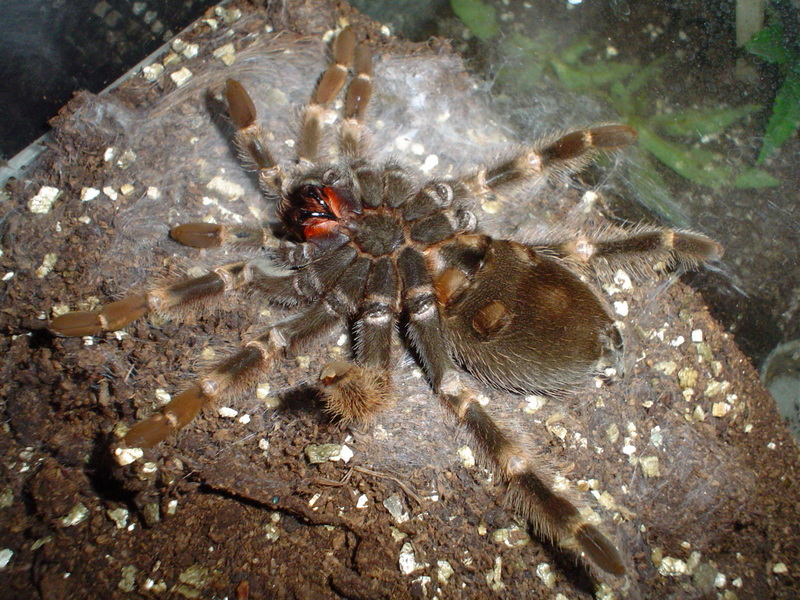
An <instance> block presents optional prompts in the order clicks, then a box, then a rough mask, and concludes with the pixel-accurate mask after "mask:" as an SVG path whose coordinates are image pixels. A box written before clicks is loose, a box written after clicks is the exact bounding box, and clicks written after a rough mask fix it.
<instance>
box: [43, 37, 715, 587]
mask: <svg viewBox="0 0 800 600" xmlns="http://www.w3.org/2000/svg"><path fill="white" fill-rule="evenodd" d="M331 54H332V59H331V61H330V63H329V65H328V67H327V69H326V70H325V71H324V72H323V74H322V76H321V77H320V79H319V80H318V82H317V85H316V87H315V89H314V92H313V94H312V97H311V99H310V101H309V103H308V104H307V106H306V108H305V111H304V113H303V116H302V123H301V127H300V133H299V138H298V141H297V144H296V158H295V160H294V161H293V162H292V163H291V164H289V165H283V166H282V165H280V164H278V162H277V161H276V160H275V158H274V157H273V154H272V153H271V151H270V149H269V146H268V143H267V141H266V135H265V132H264V131H263V128H262V127H261V125H260V124H259V122H258V120H257V116H256V111H255V106H254V104H253V101H252V100H251V98H250V96H249V95H248V93H247V92H246V91H245V89H244V87H243V86H242V85H241V84H240V83H238V82H237V81H235V80H232V79H229V80H228V81H227V84H226V91H225V95H226V98H227V104H228V107H229V110H228V112H229V115H230V118H231V120H232V122H233V124H234V126H235V128H236V133H235V142H236V144H237V146H238V148H239V150H240V154H241V157H242V160H243V161H244V162H245V163H247V164H249V165H250V166H252V167H255V168H256V169H257V170H258V173H259V182H260V186H261V188H262V190H263V192H264V193H265V194H266V195H267V196H268V197H277V198H278V199H279V200H278V215H279V218H280V220H281V222H282V224H283V226H284V228H285V231H286V235H285V239H284V240H282V242H281V243H280V244H275V243H273V236H272V234H271V233H270V232H269V230H267V229H264V228H261V227H241V226H233V225H219V224H209V223H187V224H183V225H179V226H177V227H175V228H173V229H172V230H171V231H170V235H171V237H172V238H173V239H174V240H176V241H178V242H180V243H181V244H184V245H186V246H191V247H197V248H212V247H220V246H237V247H246V248H250V249H251V250H255V251H256V252H255V253H254V256H255V258H251V259H248V260H245V261H241V262H234V263H230V264H225V265H222V266H220V267H218V268H216V269H213V270H212V271H210V272H209V273H208V274H206V275H203V276H200V277H196V278H192V279H185V280H182V281H178V282H176V283H171V284H167V285H162V286H157V287H154V288H152V289H150V290H148V291H146V292H144V293H141V294H136V295H131V296H128V297H125V298H123V299H121V300H119V301H116V302H111V303H109V304H107V305H105V306H103V307H101V308H100V309H98V310H95V311H88V312H70V313H67V314H64V315H61V316H59V317H57V318H55V319H53V320H52V321H51V322H50V324H49V327H50V329H51V331H53V332H54V333H56V334H58V335H63V336H86V335H97V334H100V333H102V332H107V331H115V330H118V329H121V328H123V327H125V326H127V325H128V324H130V323H132V322H133V321H134V320H136V319H139V318H141V317H142V316H144V315H146V314H147V313H173V314H174V313H178V314H180V313H182V312H183V313H185V312H186V311H188V310H194V309H196V308H201V307H203V306H204V305H208V304H210V303H213V302H214V301H215V300H219V299H220V298H221V297H222V296H223V295H224V294H225V293H227V292H230V291H232V290H236V289H246V290H247V291H249V292H250V293H251V294H252V295H254V296H255V297H257V298H260V299H263V300H265V301H267V302H272V303H277V304H280V305H283V306H285V307H294V308H295V309H296V312H295V314H294V315H293V316H290V317H288V318H286V319H284V320H281V321H279V322H277V323H274V324H272V325H271V327H270V328H269V329H268V331H267V332H266V333H265V334H263V335H261V336H259V337H256V338H255V339H251V340H249V341H247V342H246V343H244V344H243V346H242V347H241V348H240V349H239V350H238V351H237V352H235V353H234V354H233V355H232V356H230V357H229V358H227V359H226V360H224V361H222V362H220V363H219V364H217V365H216V366H215V367H213V368H212V369H211V370H209V371H208V372H207V373H206V374H205V375H203V376H201V377H199V378H198V379H197V380H196V383H194V384H193V385H192V386H191V387H189V388H188V389H186V390H185V391H183V392H182V393H180V394H178V395H177V396H175V397H174V398H173V399H172V400H171V401H170V402H169V403H168V404H167V405H166V406H165V407H164V408H163V409H161V410H160V411H159V412H157V413H156V414H154V415H153V416H151V417H149V418H147V419H145V420H143V421H141V422H139V423H136V424H135V425H133V426H132V427H131V428H130V429H129V430H128V432H127V434H126V435H125V437H124V443H126V444H127V445H129V446H134V447H151V446H154V445H156V444H158V443H159V442H161V441H162V440H164V439H165V438H166V437H167V436H169V435H170V434H172V433H173V432H175V431H177V430H179V429H181V428H182V427H185V426H186V425H187V424H189V423H190V422H191V421H192V420H193V419H194V418H195V417H196V416H197V415H198V413H199V412H200V411H201V410H202V409H203V408H204V407H206V406H208V405H209V404H211V403H213V402H215V401H216V400H217V399H219V398H220V397H223V396H225V395H229V394H231V393H235V392H236V391H239V390H242V389H244V388H246V387H247V386H250V385H252V384H254V382H256V380H257V379H258V378H259V377H260V376H262V375H263V374H264V373H265V372H267V371H269V370H270V369H271V368H272V366H273V365H274V364H275V362H276V361H277V360H279V359H280V358H281V357H282V356H283V355H284V354H285V353H286V352H291V351H292V350H293V349H294V348H296V347H297V346H298V345H299V344H300V343H302V342H304V341H307V340H309V339H311V338H313V337H317V336H320V335H322V334H323V333H325V332H326V331H327V330H330V329H331V328H333V327H334V326H335V325H337V324H340V323H342V322H345V323H347V324H349V325H350V327H351V330H352V332H353V360H352V362H344V361H337V362H333V363H330V364H328V365H325V366H324V367H323V368H322V370H321V373H320V375H319V388H320V391H321V394H322V398H323V401H324V403H325V405H326V410H327V411H328V412H329V413H331V414H332V415H334V416H335V417H336V418H338V419H340V420H341V421H342V422H344V423H352V422H355V423H369V422H370V420H371V419H372V418H373V417H374V416H375V415H376V414H377V413H378V412H380V411H382V410H384V409H386V408H388V407H389V406H390V405H391V404H392V403H393V401H394V397H393V393H392V384H391V366H392V356H391V355H392V340H393V338H394V337H395V336H396V335H397V334H398V333H399V335H400V336H401V337H402V338H403V339H404V340H405V341H406V342H407V344H408V346H410V350H411V351H412V352H413V354H414V355H415V357H416V358H417V360H418V362H419V364H420V366H421V367H422V369H423V371H424V373H425V375H426V376H427V379H428V381H429V383H430V387H431V389H432V390H433V392H434V393H435V395H436V397H437V398H438V400H439V402H440V403H441V405H442V406H443V408H444V409H445V410H446V411H447V412H449V413H451V414H452V415H453V416H454V417H455V419H456V420H457V422H458V423H459V424H461V425H462V426H463V427H465V428H466V429H467V430H468V431H469V433H470V434H471V435H472V437H473V439H474V441H475V442H476V444H477V446H478V447H479V448H480V450H481V454H482V456H483V459H484V461H485V462H486V463H487V464H488V465H489V466H490V467H492V468H493V469H494V471H495V472H496V473H498V474H499V475H501V476H502V478H503V479H504V480H505V481H506V483H507V485H508V488H509V493H510V495H511V497H512V498H513V500H514V502H515V505H516V506H517V507H518V508H519V510H520V512H521V513H522V514H523V515H524V516H525V517H526V518H528V519H529V521H530V522H531V523H532V525H533V526H534V528H535V529H536V530H537V531H538V532H539V533H540V534H541V535H543V536H545V537H547V538H549V539H551V540H553V541H554V542H556V543H557V544H560V545H561V546H562V547H565V548H567V549H570V550H571V551H573V552H575V553H576V554H578V555H580V556H582V557H584V558H585V559H587V560H588V561H589V563H590V564H593V565H595V566H597V567H599V568H600V569H602V570H603V571H606V572H608V573H611V574H613V575H617V576H621V575H623V574H624V572H625V567H624V561H623V558H622V557H621V555H620V552H619V551H618V550H617V548H616V547H615V545H614V543H612V542H611V541H610V540H609V539H608V537H606V535H605V534H604V533H602V532H601V530H600V528H599V527H596V526H595V525H592V524H590V523H588V522H587V521H586V520H585V519H584V518H583V517H582V516H581V513H580V512H579V510H578V508H577V507H576V505H575V503H573V501H571V500H570V499H568V498H567V497H566V496H565V495H564V494H562V493H559V492H556V491H555V490H554V489H553V487H552V485H551V484H550V483H549V481H550V478H549V476H548V475H547V473H546V470H545V469H543V468H542V467H541V466H540V465H537V464H536V462H535V461H534V459H533V458H532V454H531V453H530V452H529V451H528V449H527V448H526V447H525V445H524V444H523V443H522V442H521V441H520V440H518V439H517V436H515V434H514V433H513V432H512V431H510V430H508V429H507V428H504V427H503V426H502V425H500V424H498V423H497V422H496V421H495V420H494V419H493V418H492V417H491V416H490V415H489V413H488V412H487V411H486V410H485V409H484V408H483V407H482V405H481V404H480V402H479V401H478V395H477V393H476V392H475V391H474V390H473V387H472V386H471V385H470V384H469V382H468V380H467V379H466V378H465V377H464V376H463V371H466V372H468V373H470V374H472V375H473V376H474V377H476V378H477V379H478V380H481V381H482V382H484V383H486V384H488V385H490V386H493V387H495V388H498V389H502V390H507V391H510V392H514V393H545V394H553V393H557V392H559V391H561V390H564V389H568V388H570V387H572V386H575V385H576V384H579V383H581V382H582V381H584V380H586V379H587V378H589V377H590V376H591V375H593V374H596V373H598V372H601V371H602V370H603V369H607V368H617V369H620V370H621V364H620V363H621V357H622V355H623V340H622V336H621V333H620V330H619V328H618V325H617V323H615V321H614V319H613V318H612V316H611V313H610V311H609V309H608V307H607V305H606V302H605V301H604V300H603V299H602V298H601V296H600V295H599V293H598V292H597V291H596V290H595V289H594V288H592V287H590V286H589V285H588V284H587V283H585V282H584V280H583V278H582V277H581V275H582V273H583V272H585V271H588V270H591V268H592V267H597V266H601V265H603V264H606V263H609V262H613V263H615V264H621V265H629V266H631V267H633V268H634V269H635V270H638V271H644V272H651V271H652V272H655V271H656V270H657V269H658V268H661V267H664V266H667V267H670V266H680V267H684V268H688V267H694V266H696V265H698V264H699V263H702V262H704V261H708V260H715V259H717V258H719V257H720V256H721V255H722V248H721V246H719V245H718V244H717V243H716V242H714V241H712V240H711V239H709V238H707V237H705V236H703V235H700V234H697V233H692V232H688V231H676V230H670V229H664V228H658V227H646V226H639V227H637V228H635V229H633V230H631V231H628V232H622V233H620V232H616V231H611V230H606V231H603V232H600V233H598V234H596V235H575V236H574V237H572V238H567V239H561V240H548V241H544V242H542V243H539V244H523V243H520V242H516V241H511V240H504V239H495V238H492V237H490V236H488V235H486V234H484V233H481V231H480V229H479V227H478V223H477V219H476V217H475V215H474V214H473V212H471V210H470V207H472V206H473V205H474V203H475V201H476V200H478V199H480V198H482V197H486V196H487V195H490V194H495V193H499V192H503V191H504V190H508V189H511V188H514V187H518V186H520V185H522V184H525V183H528V182H531V181H536V180H541V179H545V178H548V177H552V176H560V177H563V176H565V175H567V174H570V173H573V172H576V171H578V170H580V169H581V168H583V167H585V166H586V165H587V164H588V163H589V162H590V161H591V160H592V158H593V157H594V156H595V155H596V154H598V153H599V152H610V151H615V150H618V149H620V148H623V147H625V146H628V145H629V144H631V143H632V142H633V141H634V140H635V139H636V132H635V130H634V129H632V128H631V127H629V126H627V125H622V124H611V125H602V126H597V127H593V128H590V129H586V130H582V131H576V132H573V133H568V134H566V135H563V136H561V137H558V138H556V139H551V140H547V141H543V142H540V143H538V144H536V145H533V146H530V147H526V148H522V149H520V150H517V151H516V152H514V153H512V154H510V155H509V156H507V157H506V158H503V159H499V160H496V161H494V162H493V163H491V164H489V165H488V166H484V167H480V168H476V169H474V170H473V171H472V172H469V173H467V174H466V175H465V176H463V177H460V178H451V179H435V180H431V181H427V182H423V183H420V182H418V181H417V180H416V179H415V178H414V177H413V176H412V174H411V172H410V171H409V170H407V169H405V168H403V167H402V166H401V165H399V164H398V163H396V162H387V163H386V164H376V163H375V162H373V161H371V160H370V159H369V157H368V152H367V148H366V145H367V139H366V138H367V131H366V126H365V114H366V110H367V106H368V103H369V100H370V97H371V95H372V58H371V55H370V52H369V51H368V50H367V48H366V46H363V45H360V44H357V43H356V39H355V34H354V33H353V31H352V30H351V29H350V28H345V29H343V30H342V31H341V32H340V33H339V35H338V36H337V37H336V38H335V39H334V41H333V43H332V53H331ZM342 92H343V96H344V102H343V109H342V111H341V112H342V114H341V115H340V119H339V126H338V129H337V131H336V132H335V133H336V136H337V137H336V146H337V150H338V152H337V153H336V154H337V156H335V157H333V158H329V157H328V156H327V154H326V152H325V149H324V146H325V144H324V143H323V139H325V134H326V131H327V129H328V126H327V125H326V122H327V120H328V119H327V117H328V116H329V115H330V113H331V112H332V109H331V108H330V107H331V104H332V103H333V102H334V101H335V99H336V98H337V97H338V96H339V95H340V93H342Z"/></svg>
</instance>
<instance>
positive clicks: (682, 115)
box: [650, 104, 761, 136]
mask: <svg viewBox="0 0 800 600" xmlns="http://www.w3.org/2000/svg"><path fill="white" fill-rule="evenodd" d="M759 110H761V107H760V106H758V105H757V104H745V105H744V106H737V107H734V108H709V109H699V110H696V109H689V110H683V111H680V112H676V113H670V114H660V115H656V116H654V117H652V118H651V119H650V122H651V123H653V124H657V125H658V126H659V128H660V129H661V130H662V131H664V132H665V133H668V134H670V135H678V136H690V135H701V136H702V135H711V134H714V133H719V132H721V131H723V130H725V129H726V128H728V127H730V126H731V125H732V124H733V123H735V122H736V121H738V120H739V119H741V118H743V117H746V116H747V115H750V114H752V113H754V112H757V111H759Z"/></svg>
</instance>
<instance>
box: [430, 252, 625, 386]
mask: <svg viewBox="0 0 800 600" xmlns="http://www.w3.org/2000/svg"><path fill="white" fill-rule="evenodd" d="M486 239H488V240H489V243H488V245H487V246H486V251H485V254H484V256H483V260H482V261H481V262H480V263H478V264H477V265H476V267H475V268H474V271H472V272H471V273H467V274H466V279H465V283H463V284H461V286H460V289H459V290H458V293H456V294H454V295H453V296H451V297H449V298H448V297H442V295H441V294H440V295H439V296H438V297H439V301H440V308H441V314H442V322H443V325H444V327H445V329H446V331H447V335H448V339H449V340H450V343H451V346H452V349H453V352H454V354H455V356H456V358H457V359H458V360H459V361H460V362H461V363H462V364H463V365H464V366H465V367H466V368H467V370H469V371H470V372H472V373H473V374H474V375H476V376H477V377H479V378H480V379H482V380H484V381H486V382H488V383H489V384H491V385H493V386H495V387H500V388H503V389H508V390H512V391H516V392H522V393H530V392H536V391H547V390H557V389H563V388H564V387H568V386H570V385H574V384H576V383H579V382H581V381H583V380H584V379H586V377H587V376H588V375H589V374H591V373H592V372H594V371H596V370H597V369H598V368H599V366H600V365H601V364H604V363H606V362H609V361H611V362H616V358H617V354H618V353H619V352H621V340H620V338H619V333H618V332H617V331H616V327H615V324H614V320H613V319H612V318H611V316H610V315H609V313H608V310H607V309H606V307H605V305H604V303H603V302H602V301H601V300H600V298H599V297H598V296H597V294H595V293H594V292H593V291H592V289H591V288H589V287H587V286H586V285H585V284H584V283H583V282H581V281H580V279H578V277H577V276H576V275H574V274H573V273H572V272H570V271H569V270H568V269H566V268H565V267H563V266H562V265H561V264H559V263H557V262H556V261H555V260H553V259H551V258H549V257H547V256H544V255H542V254H541V253H538V252H536V251H535V250H533V249H531V248H528V247H527V246H524V245H522V244H519V243H516V242H511V241H507V240H494V239H491V238H486ZM451 278H452V276H451ZM443 300H444V302H442V301H443ZM609 340H612V341H611V342H609Z"/></svg>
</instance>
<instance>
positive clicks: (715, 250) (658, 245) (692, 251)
mask: <svg viewBox="0 0 800 600" xmlns="http://www.w3.org/2000/svg"><path fill="white" fill-rule="evenodd" d="M534 246H535V247H536V248H537V249H538V248H542V249H544V250H545V251H546V252H548V253H552V254H555V255H557V256H558V257H560V258H563V259H566V260H569V261H571V262H573V263H575V264H579V265H584V264H586V265H591V264H596V263H598V261H603V260H605V261H607V262H609V263H611V264H621V265H627V266H630V267H632V268H633V269H634V270H641V269H647V268H655V267H656V266H659V265H660V266H662V267H666V268H672V267H674V266H676V265H680V266H682V267H685V268H692V267H696V266H697V265H699V264H700V263H703V262H706V261H714V260H718V259H720V258H721V257H722V255H723V253H724V249H723V248H722V246H721V245H720V244H718V243H717V242H715V241H714V240H712V239H711V238H708V237H706V236H704V235H701V234H699V233H694V232H692V231H681V230H674V229H663V228H658V227H637V228H635V229H633V230H630V231H601V232H600V233H598V234H596V235H594V236H588V235H587V236H580V237H577V238H573V239H570V240H565V241H556V242H550V243H546V244H543V245H534Z"/></svg>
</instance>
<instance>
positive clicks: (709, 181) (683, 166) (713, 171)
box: [639, 128, 733, 187]
mask: <svg viewBox="0 0 800 600" xmlns="http://www.w3.org/2000/svg"><path fill="white" fill-rule="evenodd" d="M639 141H640V143H641V144H642V146H644V147H645V148H646V149H647V150H649V151H650V152H651V153H652V154H653V156H655V157H656V158H657V159H658V160H660V161H661V162H662V163H664V164H665V165H667V166H668V167H669V168H670V169H672V170H673V171H675V172H676V173H678V174H679V175H680V176H681V177H685V178H686V179H688V180H690V181H694V182H695V183H699V184H701V185H708V186H711V187H722V186H725V185H730V184H731V183H732V181H733V173H732V170H731V168H730V167H729V166H728V165H725V164H722V162H721V160H720V159H719V158H718V157H717V155H715V154H713V153H712V152H709V151H708V150H704V149H702V148H688V147H686V146H682V145H680V144H676V143H673V142H668V141H667V140H665V139H664V138H662V137H659V136H658V135H656V134H655V133H653V132H652V131H650V130H649V129H647V128H640V129H639Z"/></svg>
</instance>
